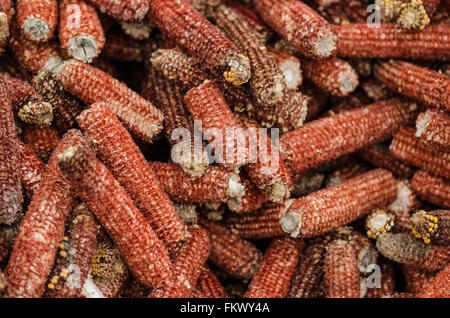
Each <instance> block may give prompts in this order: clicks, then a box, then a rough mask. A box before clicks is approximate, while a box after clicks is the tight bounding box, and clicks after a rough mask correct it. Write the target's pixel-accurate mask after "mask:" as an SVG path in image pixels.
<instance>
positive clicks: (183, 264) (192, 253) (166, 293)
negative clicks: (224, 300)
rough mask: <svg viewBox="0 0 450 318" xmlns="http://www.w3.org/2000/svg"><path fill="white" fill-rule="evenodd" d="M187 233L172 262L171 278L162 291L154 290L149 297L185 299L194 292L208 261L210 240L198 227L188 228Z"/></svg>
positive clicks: (205, 232)
mask: <svg viewBox="0 0 450 318" xmlns="http://www.w3.org/2000/svg"><path fill="white" fill-rule="evenodd" d="M189 233H190V236H189V237H188V239H187V242H186V245H185V246H184V248H183V249H182V250H181V251H180V253H179V254H178V256H177V257H176V258H175V260H174V262H173V274H172V277H170V278H169V280H168V281H167V282H166V285H165V287H164V288H163V289H154V290H153V291H152V292H151V293H150V295H149V297H152V298H183V297H184V298H185V297H189V295H190V294H191V292H192V291H193V290H194V288H195V286H196V285H197V281H198V278H199V277H200V274H201V272H202V270H203V268H204V266H205V263H206V260H207V259H208V254H209V251H210V239H209V235H208V232H207V231H206V230H204V229H202V228H201V227H199V226H198V225H192V226H190V227H189Z"/></svg>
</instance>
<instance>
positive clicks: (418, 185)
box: [411, 171, 450, 208]
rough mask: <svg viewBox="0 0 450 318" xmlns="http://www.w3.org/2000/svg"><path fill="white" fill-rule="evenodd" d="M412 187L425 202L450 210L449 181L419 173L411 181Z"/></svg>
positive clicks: (423, 172)
mask: <svg viewBox="0 0 450 318" xmlns="http://www.w3.org/2000/svg"><path fill="white" fill-rule="evenodd" d="M411 186H412V187H413V189H414V191H415V192H416V193H417V194H418V195H419V196H420V197H421V198H422V199H424V200H425V201H428V202H431V203H434V204H437V205H439V206H442V207H446V208H450V203H449V202H450V183H449V182H448V181H447V180H445V179H441V178H438V177H435V176H432V175H430V174H428V173H427V172H425V171H417V172H416V173H415V174H414V176H413V178H412V180H411Z"/></svg>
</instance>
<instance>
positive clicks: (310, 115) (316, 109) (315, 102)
mask: <svg viewBox="0 0 450 318" xmlns="http://www.w3.org/2000/svg"><path fill="white" fill-rule="evenodd" d="M302 91H303V92H304V93H305V94H306V95H307V96H310V97H311V99H310V101H309V103H308V109H307V113H306V117H305V122H308V121H311V120H313V119H315V118H316V117H317V115H319V113H320V112H321V111H322V110H323V109H324V108H325V106H327V105H326V104H327V101H328V97H329V95H328V94H327V93H326V92H324V91H323V90H321V89H320V88H318V87H317V86H315V85H313V84H312V83H311V82H309V81H305V82H304V83H303V85H302ZM361 106H364V105H361Z"/></svg>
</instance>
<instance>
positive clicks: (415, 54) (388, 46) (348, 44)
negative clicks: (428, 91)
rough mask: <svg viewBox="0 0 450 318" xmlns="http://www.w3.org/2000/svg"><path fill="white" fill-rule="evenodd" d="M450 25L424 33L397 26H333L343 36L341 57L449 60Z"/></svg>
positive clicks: (387, 24)
mask: <svg viewBox="0 0 450 318" xmlns="http://www.w3.org/2000/svg"><path fill="white" fill-rule="evenodd" d="M449 29H450V26H449V25H448V24H436V25H430V26H428V27H426V28H425V29H424V30H422V31H415V30H411V31H409V30H404V29H402V28H401V27H400V26H399V25H396V24H393V23H381V24H380V26H379V27H375V28H374V27H372V26H371V25H368V24H366V23H358V24H356V23H355V24H348V25H341V26H333V31H334V32H336V34H337V36H338V37H339V42H338V47H337V53H336V54H337V55H338V56H340V57H347V58H402V59H427V60H448V59H449V58H450V53H449V52H450V51H449V47H450V40H449V39H448V37H447V34H448V33H449Z"/></svg>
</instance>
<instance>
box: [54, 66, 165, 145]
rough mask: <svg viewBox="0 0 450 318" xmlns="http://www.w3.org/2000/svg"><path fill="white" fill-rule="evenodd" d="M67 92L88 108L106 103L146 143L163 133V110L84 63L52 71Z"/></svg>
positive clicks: (57, 67)
mask: <svg viewBox="0 0 450 318" xmlns="http://www.w3.org/2000/svg"><path fill="white" fill-rule="evenodd" d="M53 72H54V74H55V75H56V78H57V80H58V82H59V83H60V84H61V85H62V86H63V88H64V89H65V90H67V91H68V92H70V93H71V94H73V95H75V96H76V97H78V98H80V99H81V100H82V101H83V102H84V103H86V104H93V103H96V102H100V101H107V102H108V107H110V109H111V110H112V111H113V113H114V114H116V115H117V116H118V118H119V119H120V120H121V122H122V123H123V124H124V126H125V128H127V129H129V130H130V131H131V132H132V133H133V134H136V135H137V136H138V137H140V138H142V139H143V140H145V141H147V142H151V140H152V137H153V136H154V135H155V134H157V133H158V132H159V131H160V130H161V128H162V127H161V125H162V120H163V115H162V113H161V111H160V110H158V109H156V108H155V106H154V105H153V104H152V103H150V102H149V101H147V100H146V99H144V98H142V97H141V96H140V95H138V94H136V93H135V92H133V91H132V90H131V89H129V88H128V87H127V86H126V85H125V84H123V83H122V82H119V81H118V80H116V79H114V78H113V77H111V76H110V75H108V74H106V73H104V72H102V71H101V70H99V69H97V68H95V67H92V66H89V65H87V64H84V63H83V62H81V61H77V60H69V61H66V62H64V63H61V64H58V65H56V66H55V67H54V68H53Z"/></svg>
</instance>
